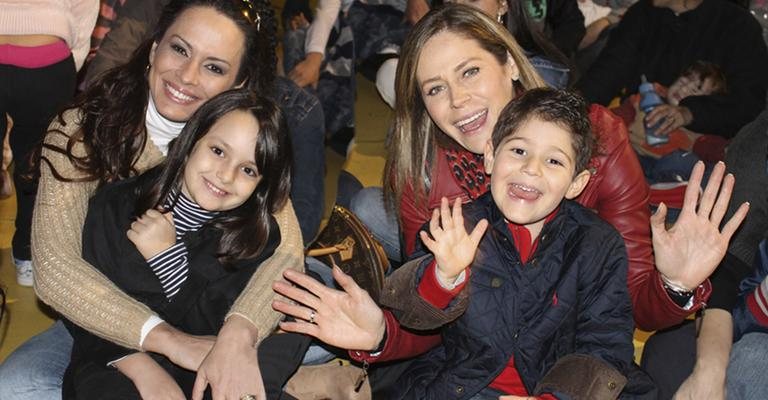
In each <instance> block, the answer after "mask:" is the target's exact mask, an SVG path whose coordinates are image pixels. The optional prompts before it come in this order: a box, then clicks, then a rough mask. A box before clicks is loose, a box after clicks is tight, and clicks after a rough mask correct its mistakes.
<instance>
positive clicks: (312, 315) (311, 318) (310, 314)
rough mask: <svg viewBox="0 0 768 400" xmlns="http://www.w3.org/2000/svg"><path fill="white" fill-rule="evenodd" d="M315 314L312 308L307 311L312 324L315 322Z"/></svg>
mask: <svg viewBox="0 0 768 400" xmlns="http://www.w3.org/2000/svg"><path fill="white" fill-rule="evenodd" d="M316 315H317V314H316V313H315V310H312V312H310V313H309V323H310V324H314V323H315V316H316Z"/></svg>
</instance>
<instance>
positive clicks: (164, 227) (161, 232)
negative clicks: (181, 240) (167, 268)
mask: <svg viewBox="0 0 768 400" xmlns="http://www.w3.org/2000/svg"><path fill="white" fill-rule="evenodd" d="M127 235H128V240H130V241H131V242H133V244H134V245H135V246H136V248H137V249H138V250H139V253H141V255H142V256H144V259H145V260H149V259H150V258H152V257H154V256H156V255H157V254H159V253H160V252H162V251H163V250H165V249H167V248H169V247H171V246H173V245H174V244H176V227H175V225H174V224H173V214H172V213H171V212H160V211H158V210H147V212H145V213H144V215H142V216H141V217H139V219H137V220H136V221H133V223H132V224H131V229H129V230H128V233H127Z"/></svg>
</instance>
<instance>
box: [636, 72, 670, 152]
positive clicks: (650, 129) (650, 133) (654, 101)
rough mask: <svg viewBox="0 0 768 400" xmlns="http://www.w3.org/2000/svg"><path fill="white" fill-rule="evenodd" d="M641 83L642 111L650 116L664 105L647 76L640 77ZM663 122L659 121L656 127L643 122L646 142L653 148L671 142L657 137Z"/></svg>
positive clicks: (664, 137)
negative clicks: (655, 109) (657, 107)
mask: <svg viewBox="0 0 768 400" xmlns="http://www.w3.org/2000/svg"><path fill="white" fill-rule="evenodd" d="M640 80H641V83H640V87H639V88H638V91H639V92H640V109H641V110H643V112H644V113H645V115H648V113H650V112H651V111H652V110H653V109H654V108H656V106H658V105H660V104H664V102H663V101H662V100H661V96H659V94H658V93H656V89H654V87H653V84H652V83H650V82H648V80H647V79H646V78H645V75H643V76H641V77H640ZM661 122H662V121H659V122H658V123H657V124H656V125H655V126H648V124H647V123H645V122H643V126H644V127H645V141H646V142H647V143H648V144H649V145H651V146H658V145H660V144H664V143H667V142H669V137H667V136H661V135H656V128H658V126H659V125H661Z"/></svg>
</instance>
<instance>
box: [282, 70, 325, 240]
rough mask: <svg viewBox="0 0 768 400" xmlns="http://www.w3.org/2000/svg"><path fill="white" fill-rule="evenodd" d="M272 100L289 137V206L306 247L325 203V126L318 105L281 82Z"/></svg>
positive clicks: (286, 80)
mask: <svg viewBox="0 0 768 400" xmlns="http://www.w3.org/2000/svg"><path fill="white" fill-rule="evenodd" d="M275 100H276V101H277V103H278V105H279V106H280V109H281V111H282V112H283V115H285V119H286V122H287V125H288V132H289V134H290V135H291V147H292V148H293V171H292V173H291V180H292V182H291V202H293V208H294V210H295V211H296V217H298V219H299V227H300V228H301V234H302V236H303V237H304V244H308V243H309V242H311V241H312V239H313V238H314V237H315V235H316V234H317V231H318V229H319V228H320V221H321V220H322V218H323V209H324V201H325V192H324V190H325V189H324V187H325V186H324V185H325V181H324V176H325V146H324V143H325V122H324V117H323V110H322V108H321V107H320V102H319V101H318V100H317V98H316V97H315V96H313V95H312V94H310V93H308V92H307V91H306V90H303V89H301V88H300V87H298V86H296V84H294V83H293V82H292V81H290V80H288V79H285V78H277V80H276V82H275Z"/></svg>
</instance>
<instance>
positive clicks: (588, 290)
mask: <svg viewBox="0 0 768 400" xmlns="http://www.w3.org/2000/svg"><path fill="white" fill-rule="evenodd" d="M482 218H487V219H488V221H489V222H490V226H489V228H488V230H487V232H486V233H485V236H484V237H483V239H482V241H481V242H480V245H479V248H478V252H477V255H476V257H475V261H474V262H473V264H472V267H471V274H470V281H469V284H468V285H467V288H466V289H465V290H469V305H468V308H467V310H466V311H465V312H464V313H463V314H462V315H461V317H459V318H458V319H457V320H455V321H454V322H452V323H449V324H448V325H446V326H445V327H444V328H443V329H442V345H440V346H438V347H437V348H435V349H433V350H432V351H430V352H429V353H427V354H426V355H424V356H422V357H420V358H419V359H417V360H416V361H414V363H413V364H412V365H411V367H410V368H409V370H408V371H407V372H406V373H405V374H404V375H403V377H401V381H400V382H399V384H398V385H396V386H397V387H395V388H393V391H394V392H396V393H393V394H392V396H391V398H393V399H399V398H409V399H410V398H413V399H467V398H470V397H471V396H472V395H473V394H474V393H477V392H479V391H480V390H482V389H483V388H485V387H486V386H488V385H489V384H490V383H491V381H492V380H493V379H494V378H495V377H496V376H497V375H498V374H499V373H500V372H501V371H502V369H503V368H504V367H506V365H507V362H508V360H509V359H510V358H511V357H513V356H514V361H515V367H516V368H517V370H518V372H519V374H520V376H521V378H522V380H523V383H524V384H525V386H526V388H527V389H528V391H529V392H530V393H533V392H534V387H535V386H536V385H537V384H538V383H539V382H540V381H541V380H542V378H544V376H545V375H546V374H547V373H548V372H549V371H550V369H552V367H553V366H554V365H555V363H556V362H557V361H558V360H559V359H561V358H563V357H565V356H567V355H571V354H577V353H578V354H585V355H588V356H593V357H597V358H600V359H602V360H603V361H605V362H607V363H608V364H609V365H611V366H612V367H614V368H615V369H616V370H618V371H620V372H621V373H623V374H624V375H631V374H632V373H633V361H632V357H633V351H634V349H633V345H632V334H633V329H634V323H633V321H632V308H631V302H630V297H629V293H628V289H627V282H626V281H627V256H626V250H625V248H624V242H623V241H622V239H621V236H619V234H618V233H617V232H616V231H615V230H614V229H613V228H612V227H611V226H610V225H608V224H607V223H606V222H604V221H602V220H601V219H600V218H599V217H597V216H596V215H595V214H594V213H593V212H591V211H589V210H587V209H586V208H583V207H581V206H580V205H578V204H576V203H573V202H570V201H564V202H563V203H562V206H561V208H560V210H559V212H558V213H557V215H556V216H555V218H554V219H553V220H552V221H550V222H549V223H547V224H546V225H545V226H544V229H543V230H542V232H541V234H540V240H539V244H538V248H537V249H536V251H535V253H534V254H533V255H532V257H531V260H530V261H529V262H528V263H527V264H522V263H521V261H520V258H519V255H518V253H517V251H516V248H515V246H514V245H513V238H512V236H511V234H510V233H509V229H508V227H507V223H506V221H505V219H504V217H503V215H502V214H501V212H500V211H499V209H498V208H497V207H496V206H495V204H494V203H493V200H492V198H491V196H490V194H486V195H484V196H482V197H481V198H479V199H478V200H476V201H475V202H473V203H471V204H470V205H468V206H466V208H465V209H464V219H465V223H466V225H467V227H473V226H474V225H475V224H476V223H477V222H478V221H479V220H480V219H482ZM428 263H429V261H428V260H426V261H424V262H422V263H421V268H420V270H419V271H420V272H419V273H417V279H418V276H420V275H421V273H423V269H424V268H425V266H426V265H427V264H428ZM395 314H396V315H397V314H398V312H397V311H396V312H395ZM400 321H401V322H403V320H400Z"/></svg>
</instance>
